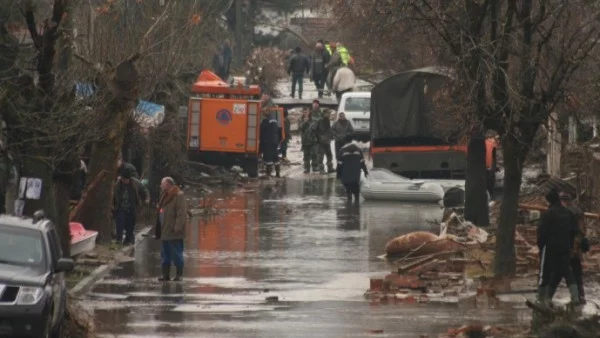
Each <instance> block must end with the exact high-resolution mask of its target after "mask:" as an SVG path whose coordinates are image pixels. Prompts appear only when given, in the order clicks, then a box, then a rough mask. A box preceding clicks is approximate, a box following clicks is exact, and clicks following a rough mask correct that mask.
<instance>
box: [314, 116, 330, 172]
mask: <svg viewBox="0 0 600 338" xmlns="http://www.w3.org/2000/svg"><path fill="white" fill-rule="evenodd" d="M329 115H330V111H329V110H326V111H324V112H323V117H321V119H319V120H317V121H316V130H315V133H316V134H317V140H318V146H317V161H318V162H319V172H320V173H321V174H325V167H324V166H323V157H327V173H329V174H331V173H333V172H334V171H335V169H334V168H333V154H332V153H331V141H332V140H333V131H332V130H331V120H330V119H329Z"/></svg>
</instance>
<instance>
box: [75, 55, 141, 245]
mask: <svg viewBox="0 0 600 338" xmlns="http://www.w3.org/2000/svg"><path fill="white" fill-rule="evenodd" d="M137 58H139V55H138V56H134V57H132V58H131V59H129V60H127V61H124V62H123V63H121V64H119V65H118V66H117V67H116V69H115V70H114V74H112V75H113V76H112V78H111V79H110V82H109V83H108V84H107V85H106V86H105V88H102V89H103V90H110V93H106V94H108V95H110V96H111V99H110V101H108V102H107V105H106V106H105V108H104V109H103V110H102V111H101V112H100V114H102V116H104V117H105V120H104V121H103V123H102V125H103V126H104V128H105V129H104V130H106V131H107V134H106V135H105V137H103V138H102V139H101V141H97V142H95V143H94V145H93V147H92V154H91V158H90V168H89V173H88V180H93V179H94V178H95V177H96V176H98V174H99V173H100V172H101V171H103V170H106V172H107V174H106V175H105V176H104V177H103V179H102V180H100V182H99V184H98V185H97V186H96V188H95V190H94V193H93V194H91V195H89V197H88V198H86V199H85V200H84V201H82V203H83V205H82V208H81V213H80V214H79V215H80V216H79V217H78V220H79V221H80V222H81V223H83V225H84V226H85V227H86V228H89V229H92V230H96V231H98V239H99V240H100V241H104V242H106V241H109V240H110V239H111V238H112V233H113V227H112V225H113V212H112V209H113V189H114V183H115V180H116V178H117V160H118V157H119V155H120V153H121V147H122V146H123V140H124V138H125V133H126V131H127V121H128V120H129V117H130V114H131V113H132V111H133V109H134V107H135V103H136V101H137V81H138V72H137V70H136V69H135V64H134V62H135V60H137Z"/></svg>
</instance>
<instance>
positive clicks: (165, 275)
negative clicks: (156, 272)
mask: <svg viewBox="0 0 600 338" xmlns="http://www.w3.org/2000/svg"><path fill="white" fill-rule="evenodd" d="M161 269H162V277H159V278H158V281H159V282H168V281H170V280H171V266H169V265H163V266H162V267H161Z"/></svg>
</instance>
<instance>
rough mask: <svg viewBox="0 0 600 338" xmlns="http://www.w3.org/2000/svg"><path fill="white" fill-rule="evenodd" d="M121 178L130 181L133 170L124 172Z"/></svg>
mask: <svg viewBox="0 0 600 338" xmlns="http://www.w3.org/2000/svg"><path fill="white" fill-rule="evenodd" d="M121 177H122V178H125V179H130V178H131V170H129V169H125V170H123V173H122V174H121Z"/></svg>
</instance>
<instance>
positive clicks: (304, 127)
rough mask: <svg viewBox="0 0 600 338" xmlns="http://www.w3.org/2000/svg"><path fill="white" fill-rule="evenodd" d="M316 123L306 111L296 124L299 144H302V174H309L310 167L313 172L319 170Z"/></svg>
mask: <svg viewBox="0 0 600 338" xmlns="http://www.w3.org/2000/svg"><path fill="white" fill-rule="evenodd" d="M315 123H316V121H314V119H313V118H312V116H311V113H310V111H308V110H307V109H306V110H304V111H303V112H302V118H301V119H300V122H299V123H298V130H299V131H300V136H301V142H302V154H303V162H304V173H305V174H308V173H310V169H311V166H312V170H313V172H316V171H318V170H319V164H318V160H317V135H316V134H315V128H314V124H315Z"/></svg>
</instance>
